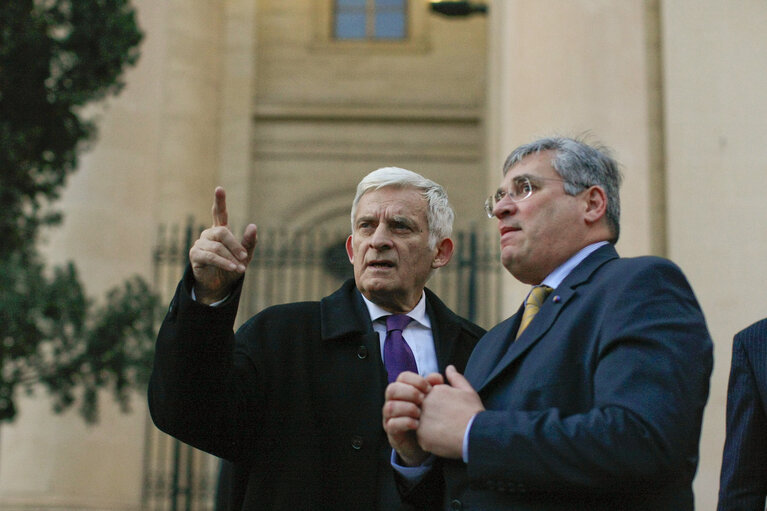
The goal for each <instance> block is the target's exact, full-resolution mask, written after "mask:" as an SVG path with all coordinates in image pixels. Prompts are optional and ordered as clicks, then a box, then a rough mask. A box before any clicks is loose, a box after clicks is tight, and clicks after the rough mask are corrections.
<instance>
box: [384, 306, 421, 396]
mask: <svg viewBox="0 0 767 511" xmlns="http://www.w3.org/2000/svg"><path fill="white" fill-rule="evenodd" d="M411 321H413V318H411V317H410V316H406V315H405V314H393V315H391V316H387V317H386V340H385V341H384V365H385V366H386V371H387V372H388V373H389V383H391V382H393V381H394V380H396V379H397V376H399V373H401V372H402V371H413V372H414V373H418V366H416V364H415V357H414V356H413V352H412V351H411V350H410V346H408V345H407V342H405V339H403V338H402V331H403V330H404V329H405V327H406V326H407V325H408V323H410V322H411Z"/></svg>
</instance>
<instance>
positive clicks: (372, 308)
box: [362, 291, 431, 328]
mask: <svg viewBox="0 0 767 511" xmlns="http://www.w3.org/2000/svg"><path fill="white" fill-rule="evenodd" d="M362 299H363V300H364V301H365V305H366V306H367V308H368V313H369V314H370V320H371V321H376V320H378V319H381V318H384V317H386V316H390V315H391V314H392V313H391V312H389V311H387V310H384V309H383V308H381V307H379V306H378V305H376V304H375V303H373V302H371V301H370V300H368V299H367V298H365V295H362ZM407 315H408V316H410V317H411V318H413V320H414V321H417V322H418V323H420V324H421V325H423V326H425V327H426V328H431V321H429V315H428V314H426V293H424V292H423V291H421V299H420V300H418V303H417V304H416V306H415V307H414V308H413V310H411V311H410V312H408V313H407Z"/></svg>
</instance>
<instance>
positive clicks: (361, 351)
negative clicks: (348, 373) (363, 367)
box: [357, 346, 368, 360]
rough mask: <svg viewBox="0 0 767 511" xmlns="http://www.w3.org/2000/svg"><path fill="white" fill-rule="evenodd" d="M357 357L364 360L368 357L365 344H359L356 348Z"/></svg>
mask: <svg viewBox="0 0 767 511" xmlns="http://www.w3.org/2000/svg"><path fill="white" fill-rule="evenodd" d="M357 358H358V359H360V360H365V359H366V358H368V347H367V346H360V347H359V348H357Z"/></svg>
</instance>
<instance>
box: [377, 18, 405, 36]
mask: <svg viewBox="0 0 767 511" xmlns="http://www.w3.org/2000/svg"><path fill="white" fill-rule="evenodd" d="M375 30H376V37H377V38H379V39H403V38H404V37H405V17H404V16H403V15H402V13H379V14H378V15H377V16H376V23H375Z"/></svg>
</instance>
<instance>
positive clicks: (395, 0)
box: [376, 0, 405, 10]
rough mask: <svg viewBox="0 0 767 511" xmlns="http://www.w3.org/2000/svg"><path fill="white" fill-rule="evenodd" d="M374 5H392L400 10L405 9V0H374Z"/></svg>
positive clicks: (390, 6) (388, 6) (389, 6)
mask: <svg viewBox="0 0 767 511" xmlns="http://www.w3.org/2000/svg"><path fill="white" fill-rule="evenodd" d="M376 7H377V8H380V7H386V8H389V9H391V8H392V7H395V8H399V9H400V10H404V9H405V0H376Z"/></svg>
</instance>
